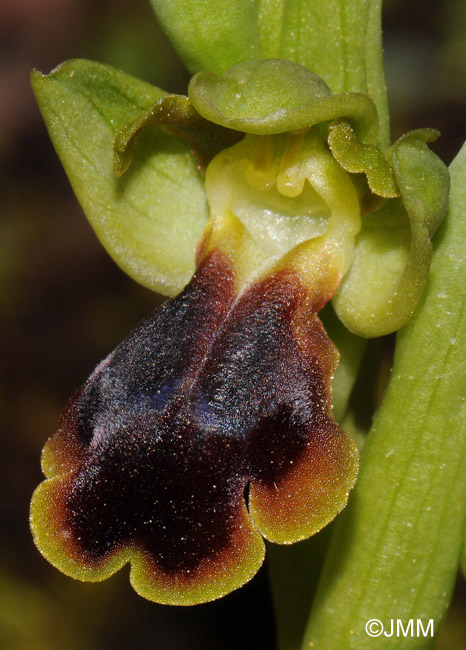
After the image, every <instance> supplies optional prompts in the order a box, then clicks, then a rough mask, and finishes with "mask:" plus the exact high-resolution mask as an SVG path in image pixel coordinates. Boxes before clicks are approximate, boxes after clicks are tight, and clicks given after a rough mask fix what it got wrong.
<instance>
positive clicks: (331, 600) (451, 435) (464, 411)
mask: <svg viewBox="0 0 466 650" xmlns="http://www.w3.org/2000/svg"><path fill="white" fill-rule="evenodd" d="M465 173H466V146H465V147H463V149H462V151H461V152H460V154H459V155H458V157H457V158H456V160H455V161H454V163H453V164H452V166H451V174H452V191H451V201H450V210H449V217H448V218H447V220H446V222H445V223H444V225H443V226H442V227H441V229H440V231H439V233H438V239H437V244H438V248H437V252H436V254H435V257H434V261H433V264H432V269H431V275H430V279H429V284H428V291H427V292H426V295H425V297H424V298H423V300H422V303H421V305H420V307H419V310H418V312H417V313H416V315H415V316H414V317H413V318H412V320H411V321H410V322H409V323H408V324H407V325H406V326H405V327H404V328H403V329H402V330H401V331H400V333H399V334H398V343H397V350H396V355H395V363H394V368H393V373H392V380H391V382H390V385H389V387H388V389H387V393H386V396H385V399H384V402H383V405H382V407H381V409H380V412H379V414H378V417H377V419H376V422H375V424H374V426H373V429H372V431H371V433H370V436H369V439H368V441H367V443H366V445H365V447H364V450H363V454H362V462H361V470H360V476H359V479H358V482H357V484H356V487H355V489H354V491H353V494H352V496H351V498H350V503H349V506H348V507H347V508H346V510H345V511H344V512H343V514H342V515H341V517H340V518H339V519H338V521H337V522H336V526H335V532H334V535H333V538H332V543H331V546H330V549H329V553H328V556H327V558H326V563H325V566H324V569H323V574H322V578H321V581H320V585H319V588H318V591H317V594H316V597H315V599H314V607H313V609H312V612H311V617H310V620H309V625H308V629H307V632H306V634H305V638H304V642H303V646H302V647H303V649H304V648H306V649H308V648H310V647H313V648H322V649H324V650H326V649H327V648H349V649H351V648H355V649H356V648H357V649H358V650H364V649H365V648H377V649H379V648H396V649H397V650H398V649H400V648H403V649H407V648H415V649H416V650H421V649H423V648H431V647H432V644H433V643H434V639H433V638H431V637H430V636H427V637H422V636H421V637H416V636H415V635H414V636H410V635H408V636H407V637H402V638H397V637H396V636H395V635H394V636H393V637H386V636H384V635H382V636H379V637H377V639H374V638H371V637H369V636H368V635H367V634H366V631H365V624H366V622H367V621H368V620H369V619H373V618H377V619H379V620H380V621H382V622H383V623H384V624H385V625H387V626H389V625H390V620H391V619H401V620H402V621H403V622H404V623H405V624H407V623H408V621H409V620H410V619H421V620H422V621H423V623H424V625H427V623H428V621H429V619H434V630H435V632H438V629H439V626H440V623H441V621H442V619H443V616H444V614H445V611H446V608H447V606H448V602H449V598H450V595H451V591H452V588H453V584H454V579H455V575H456V571H457V567H458V561H459V557H460V553H461V546H462V540H463V531H464V525H465V517H466V472H465V471H464V468H465V466H466V435H465V424H464V423H465V421H466V400H465V395H466V366H465V364H464V355H465V349H466V322H465V321H466V318H465V312H464V304H465V303H466V285H465V283H464V277H465V274H466V253H465V248H464V241H465V240H466V221H465V220H464V212H465V210H466V187H465V185H464V176H465Z"/></svg>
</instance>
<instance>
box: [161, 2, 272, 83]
mask: <svg viewBox="0 0 466 650" xmlns="http://www.w3.org/2000/svg"><path fill="white" fill-rule="evenodd" d="M149 1H150V4H151V5H152V8H153V10H154V12H155V14H156V16H157V18H158V20H159V22H160V24H161V25H162V28H163V31H164V32H165V33H166V34H167V36H168V37H169V38H170V41H171V42H172V44H173V46H174V47H175V49H176V51H177V53H178V55H179V56H180V58H181V59H182V61H183V63H184V64H185V65H186V67H187V68H188V69H189V70H190V72H191V73H193V74H194V73H195V72H198V71H199V70H211V71H212V72H217V73H218V74H221V73H222V72H224V71H225V70H228V68H230V67H231V66H232V65H235V63H238V62H239V61H244V60H245V59H257V58H259V57H260V51H259V39H258V33H257V23H256V20H257V17H256V11H257V9H256V6H255V5H256V3H255V2H245V1H244V0H176V2H173V0H149Z"/></svg>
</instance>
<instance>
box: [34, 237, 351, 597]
mask: <svg viewBox="0 0 466 650" xmlns="http://www.w3.org/2000/svg"><path fill="white" fill-rule="evenodd" d="M336 361H337V353H336V350H335V348H334V346H333V344H332V343H331V342H330V341H329V339H328V338H327V336H326V334H325V332H324V330H323V328H322V325H321V323H320V321H319V320H318V318H317V316H315V315H312V314H310V313H309V300H308V295H307V292H306V289H305V287H304V286H303V285H302V283H301V281H300V278H299V275H298V273H297V272H296V271H286V270H283V271H280V272H277V273H275V274H274V275H272V276H271V277H269V278H267V279H265V280H262V281H261V282H258V283H257V284H255V285H253V286H252V287H250V288H249V289H247V290H246V291H244V292H243V293H242V294H241V295H240V296H237V295H236V290H235V284H234V270H233V268H232V267H231V265H230V262H229V260H228V258H227V257H226V256H225V255H223V254H222V253H220V252H219V251H216V250H214V251H211V252H210V253H209V254H208V255H207V256H206V258H205V259H204V261H203V262H202V263H201V265H200V267H199V269H198V271H197V273H196V275H195V276H194V278H193V280H192V281H191V283H190V284H189V285H188V287H187V288H186V289H185V290H184V291H183V292H182V293H181V294H180V295H179V296H178V297H177V298H175V299H173V300H171V301H169V302H167V303H166V304H165V305H164V306H163V307H162V308H161V309H159V310H158V311H156V312H154V313H153V314H152V315H151V316H149V317H148V318H147V319H146V320H144V321H143V322H142V323H141V324H140V325H139V326H138V327H137V328H136V329H135V330H134V331H133V332H132V333H131V334H130V335H129V337H128V338H127V339H126V340H125V341H124V342H123V343H122V344H121V345H120V346H119V347H118V348H117V349H116V350H115V351H114V352H113V353H112V354H110V355H109V357H107V359H105V360H104V361H103V362H102V363H101V364H100V365H99V366H98V367H97V369H96V370H95V371H94V373H93V374H92V375H91V376H90V378H89V379H88V380H87V382H86V383H85V384H84V385H83V387H82V388H81V389H80V390H79V391H78V392H77V393H76V394H75V395H74V396H73V397H72V398H71V400H70V402H69V403H68V405H67V407H66V408H65V411H64V413H63V415H62V418H61V421H60V423H59V426H58V429H57V432H56V433H55V435H54V436H53V437H52V438H51V439H50V440H49V441H48V443H47V445H46V447H45V449H44V455H43V468H44V473H45V475H46V476H47V479H48V480H46V481H44V483H42V484H41V485H40V486H39V488H38V489H37V490H36V492H35V495H34V498H33V504H32V510H31V524H32V529H33V532H34V536H35V541H36V543H37V545H38V547H39V549H40V550H41V552H42V553H43V554H44V556H45V557H46V558H47V559H48V560H49V561H51V562H52V564H54V565H55V566H57V567H58V568H59V569H61V570H62V571H64V572H65V573H67V574H69V575H72V576H74V577H76V578H79V579H82V580H102V579H104V578H106V577H108V576H109V575H111V574H112V573H114V572H115V571H116V570H118V569H119V568H120V567H121V566H123V565H124V564H125V563H127V562H130V563H131V581H132V584H133V586H134V587H135V589H136V590H137V591H138V593H140V594H141V595H143V596H144V597H146V598H149V599H151V600H154V601H157V602H163V603H171V604H186V605H188V604H193V603H199V602H204V601H207V600H212V599H214V598H218V597H220V596H222V595H224V594H225V593H228V592H229V591H232V590H233V589H235V588H236V587H239V586H241V585H242V584H244V583H245V582H246V581H247V580H249V579H250V578H251V577H252V576H253V575H254V573H255V572H256V571H257V570H258V568H259V566H260V565H261V563H262V561H263V556H264V543H263V540H262V535H264V536H266V537H267V538H268V539H270V540H271V541H276V542H279V543H291V542H294V541H297V540H299V539H304V538H305V537H308V536H309V535H311V534H313V533H315V532H317V530H319V529H320V528H322V526H324V525H325V524H326V523H328V522H329V521H330V520H331V519H333V517H335V515H336V514H337V513H338V512H339V511H340V510H341V508H342V507H343V506H344V504H345V503H346V500H347V495H348V491H349V489H350V488H351V486H352V485H353V483H354V480H355V475H356V469H357V452H356V450H355V447H354V445H353V443H352V442H351V441H350V440H349V438H347V436H346V435H345V434H344V433H343V432H341V431H340V430H339V429H338V427H337V426H336V424H335V423H334V422H333V420H332V417H331V407H330V382H331V376H332V373H333V370H334V368H335V365H336ZM248 486H249V511H248V509H247V504H246V501H245V491H246V489H247V487H248ZM261 534H262V535H261Z"/></svg>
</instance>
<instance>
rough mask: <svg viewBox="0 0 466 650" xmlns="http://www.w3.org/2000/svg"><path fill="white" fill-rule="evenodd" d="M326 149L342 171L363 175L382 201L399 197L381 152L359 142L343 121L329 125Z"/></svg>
mask: <svg viewBox="0 0 466 650" xmlns="http://www.w3.org/2000/svg"><path fill="white" fill-rule="evenodd" d="M328 145H329V147H330V150H331V152H332V153H333V156H334V158H335V160H337V161H338V162H339V163H340V165H341V166H342V167H343V169H346V171H347V172H350V173H352V174H360V173H363V174H365V175H366V177H367V183H368V185H369V188H370V189H371V191H372V192H373V193H374V194H377V196H381V197H383V198H386V199H391V198H395V197H397V196H400V191H399V189H398V186H397V184H396V180H395V175H394V173H393V171H392V169H391V167H390V165H389V163H388V161H387V160H386V158H385V156H384V155H383V153H382V151H381V149H379V148H378V147H377V146H376V145H374V144H365V143H363V142H360V141H359V140H358V138H357V136H356V134H355V132H354V130H353V129H352V127H351V124H350V123H349V122H348V121H347V120H344V119H339V120H334V121H333V122H331V123H330V124H329V135H328Z"/></svg>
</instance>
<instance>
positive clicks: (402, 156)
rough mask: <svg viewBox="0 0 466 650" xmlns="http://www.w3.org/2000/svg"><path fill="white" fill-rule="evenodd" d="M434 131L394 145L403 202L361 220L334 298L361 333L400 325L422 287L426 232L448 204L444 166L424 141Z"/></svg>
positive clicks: (426, 262)
mask: <svg viewBox="0 0 466 650" xmlns="http://www.w3.org/2000/svg"><path fill="white" fill-rule="evenodd" d="M435 133H436V132H433V131H432V130H428V129H424V130H422V131H414V132H412V133H409V134H407V135H406V136H404V137H403V138H400V140H398V141H397V142H395V144H394V145H393V171H394V173H395V178H396V182H397V185H398V187H399V188H400V193H401V198H402V201H400V200H399V199H394V200H392V201H390V202H389V203H388V204H386V205H385V206H384V207H382V208H381V209H380V210H378V211H377V212H375V213H373V214H372V215H368V216H366V217H365V218H364V220H363V228H362V231H361V233H360V235H359V238H358V241H357V244H356V249H355V254H354V259H353V264H352V266H351V268H350V270H349V272H348V273H347V275H346V276H345V278H344V279H343V282H342V284H341V286H340V288H339V290H338V291H337V293H336V295H335V297H334V299H333V304H334V307H335V310H336V312H337V314H338V316H339V318H340V319H341V320H342V321H343V323H344V324H345V325H346V326H347V327H348V329H350V330H351V331H353V332H354V333H356V334H359V335H360V336H367V337H372V336H382V335H384V334H388V333H390V332H393V331H395V330H397V329H399V328H400V327H401V326H402V325H403V324H404V323H405V322H406V321H407V320H408V319H409V318H410V317H411V316H412V314H413V312H414V310H415V308H416V305H417V303H418V301H419V299H420V297H421V295H422V292H423V290H424V287H425V284H426V281H427V276H428V273H429V266H430V260H431V257H432V244H431V242H430V236H431V235H432V233H433V232H434V231H435V229H436V227H437V226H438V224H439V223H440V222H441V220H442V219H443V218H444V216H445V213H446V209H447V206H448V190H449V176H448V170H447V168H446V167H445V165H444V164H443V163H442V162H441V161H440V160H439V159H438V158H437V156H435V154H433V153H432V152H431V151H429V150H428V148H427V145H426V140H430V139H432V138H433V137H434V136H435Z"/></svg>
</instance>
